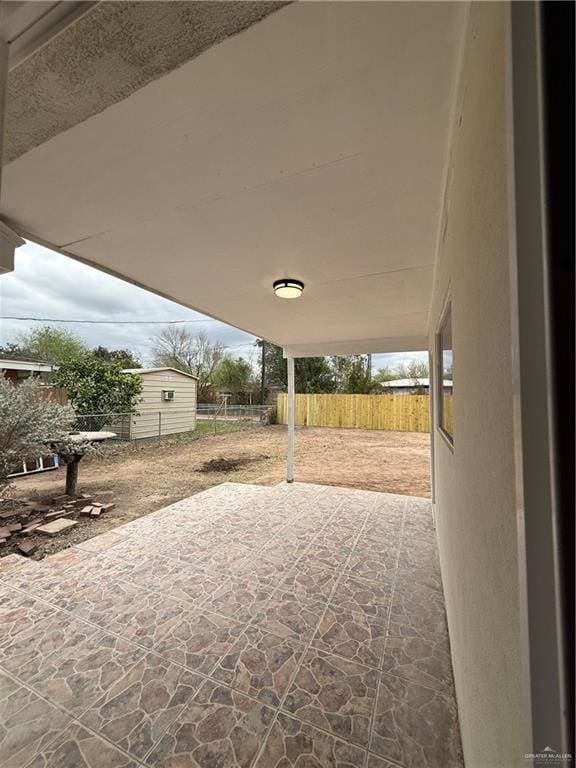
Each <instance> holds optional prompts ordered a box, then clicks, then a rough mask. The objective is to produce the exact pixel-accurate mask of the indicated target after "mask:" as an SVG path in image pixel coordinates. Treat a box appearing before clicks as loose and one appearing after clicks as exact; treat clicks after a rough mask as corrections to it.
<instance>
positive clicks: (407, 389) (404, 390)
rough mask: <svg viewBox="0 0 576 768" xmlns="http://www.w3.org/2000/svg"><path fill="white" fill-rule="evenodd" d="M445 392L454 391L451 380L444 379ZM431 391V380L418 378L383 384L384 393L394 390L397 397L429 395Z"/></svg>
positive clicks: (395, 380) (396, 380)
mask: <svg viewBox="0 0 576 768" xmlns="http://www.w3.org/2000/svg"><path fill="white" fill-rule="evenodd" d="M442 385H443V387H444V390H445V391H446V390H448V391H451V390H452V382H451V381H450V380H449V379H444V380H443V382H442ZM429 389H430V379H429V378H426V377H423V378H416V379H393V380H392V381H385V382H383V384H382V391H383V392H386V390H392V391H393V393H394V394H395V395H419V394H425V395H427V394H428V390H429Z"/></svg>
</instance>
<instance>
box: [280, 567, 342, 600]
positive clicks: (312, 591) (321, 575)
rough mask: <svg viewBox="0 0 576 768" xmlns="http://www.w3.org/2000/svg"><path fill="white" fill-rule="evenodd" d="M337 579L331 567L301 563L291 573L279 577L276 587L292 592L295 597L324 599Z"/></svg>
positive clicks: (336, 574)
mask: <svg viewBox="0 0 576 768" xmlns="http://www.w3.org/2000/svg"><path fill="white" fill-rule="evenodd" d="M337 581H338V573H337V572H336V571H334V570H333V569H332V568H326V567H325V566H323V565H317V564H315V563H303V564H301V565H300V564H299V565H297V566H296V568H295V570H294V572H293V573H290V574H287V575H286V576H284V577H283V578H282V579H280V581H279V582H278V587H279V588H280V589H282V590H286V591H288V592H293V593H294V594H295V595H296V596H297V597H302V598H304V599H308V600H320V601H324V600H328V598H329V597H330V595H331V594H332V592H333V590H334V587H335V585H336V582H337Z"/></svg>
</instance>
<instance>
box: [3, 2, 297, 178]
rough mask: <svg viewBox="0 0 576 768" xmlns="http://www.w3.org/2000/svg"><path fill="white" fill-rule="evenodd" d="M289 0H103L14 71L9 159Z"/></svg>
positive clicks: (7, 123)
mask: <svg viewBox="0 0 576 768" xmlns="http://www.w3.org/2000/svg"><path fill="white" fill-rule="evenodd" d="M285 4H286V3H284V2H124V1H123V2H100V3H97V4H96V5H95V6H94V7H93V8H91V9H90V11H89V12H88V13H86V14H85V15H84V16H82V17H81V18H79V19H78V20H77V21H76V22H75V23H74V24H72V25H71V26H69V27H68V28H66V29H65V30H64V31H63V32H62V33H60V34H59V35H58V36H57V37H55V38H54V39H53V40H50V41H49V42H48V43H47V44H46V45H45V46H44V47H42V48H41V49H40V50H39V51H37V52H36V53H35V54H34V55H33V56H31V57H30V58H28V59H26V60H25V61H23V62H22V63H21V64H20V65H19V66H18V67H16V68H15V69H14V70H12V72H11V73H10V75H9V79H8V94H7V105H6V121H5V144H4V162H5V163H9V162H11V161H12V160H15V159H16V158H18V157H20V156H21V155H23V154H24V153H25V152H28V151H29V150H30V149H33V148H34V147H37V146H38V145H40V144H42V143H43V142H45V141H47V140H48V139H51V138H52V137H53V136H56V135H58V134H59V133H61V132H62V131H64V130H66V129H68V128H71V127H72V126H74V125H77V124H78V123H80V122H82V121H84V120H87V119H88V118H90V117H92V116H93V115H96V114H98V113H99V112H101V111H102V110H104V109H106V108H107V107H109V106H111V105H112V104H114V103H116V102H117V101H119V100H121V99H124V98H126V97H127V96H129V95H130V94H131V93H133V92H134V91H136V90H138V89H139V88H141V87H142V86H144V85H146V84H147V83H149V82H151V81H153V80H155V79H156V78H158V77H161V76H162V75H165V74H166V73H167V72H170V71H171V70H173V69H175V68H176V67H179V66H181V65H182V64H184V63H185V62H187V61H189V60H190V59H193V58H195V57H196V56H198V55H199V54H201V53H202V52H203V51H205V50H207V49H208V48H210V47H211V46H213V45H216V44H217V43H220V42H222V41H223V40H225V39H226V38H228V37H230V36H231V35H235V34H238V33H239V32H242V31H243V30H245V29H246V28H248V27H250V26H251V25H252V24H255V23H256V22H258V21H260V20H261V19H263V18H265V17H266V16H268V15H269V14H270V13H273V12H274V11H276V10H278V9H279V8H281V7H282V6H283V5H285Z"/></svg>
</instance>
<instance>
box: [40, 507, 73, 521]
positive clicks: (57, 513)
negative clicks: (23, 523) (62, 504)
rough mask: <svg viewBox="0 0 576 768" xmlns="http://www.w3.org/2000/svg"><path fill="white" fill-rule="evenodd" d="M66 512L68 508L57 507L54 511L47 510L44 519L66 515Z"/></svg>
mask: <svg viewBox="0 0 576 768" xmlns="http://www.w3.org/2000/svg"><path fill="white" fill-rule="evenodd" d="M67 514H68V510H66V509H57V510H55V511H54V512H47V513H46V514H45V515H44V519H45V520H54V519H55V518H57V517H62V515H67Z"/></svg>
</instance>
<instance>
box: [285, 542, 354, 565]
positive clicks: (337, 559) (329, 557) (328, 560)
mask: <svg viewBox="0 0 576 768" xmlns="http://www.w3.org/2000/svg"><path fill="white" fill-rule="evenodd" d="M351 551H352V550H351V549H350V547H347V546H342V547H338V548H335V547H326V546H324V545H322V544H312V545H311V546H310V547H309V548H308V550H307V551H306V552H305V553H304V554H303V555H302V557H301V558H300V560H299V561H298V565H299V566H303V565H305V566H308V565H316V566H319V567H324V568H333V569H335V570H337V571H341V570H342V568H343V567H344V565H345V564H346V560H347V559H348V556H349V555H350V553H351Z"/></svg>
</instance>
